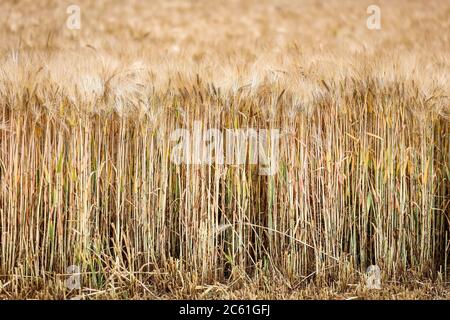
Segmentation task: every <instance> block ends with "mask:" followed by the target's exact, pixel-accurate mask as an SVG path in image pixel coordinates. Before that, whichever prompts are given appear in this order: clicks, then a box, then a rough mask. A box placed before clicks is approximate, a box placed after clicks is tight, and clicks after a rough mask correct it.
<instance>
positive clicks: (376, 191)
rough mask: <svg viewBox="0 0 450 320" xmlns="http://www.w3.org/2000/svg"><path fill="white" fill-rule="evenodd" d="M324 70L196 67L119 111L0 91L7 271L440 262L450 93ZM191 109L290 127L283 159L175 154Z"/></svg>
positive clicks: (192, 274)
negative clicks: (300, 86)
mask: <svg viewBox="0 0 450 320" xmlns="http://www.w3.org/2000/svg"><path fill="white" fill-rule="evenodd" d="M317 86H318V90H317V93H316V94H313V95H312V98H311V99H309V100H308V101H302V100H301V99H298V97H296V92H295V91H292V90H286V88H283V87H281V86H277V85H272V84H268V85H261V86H259V87H258V88H256V89H255V88H245V87H243V88H238V89H237V90H231V89H230V90H224V89H222V90H221V89H219V88H217V87H215V86H214V85H213V84H211V83H207V82H204V81H202V79H200V78H199V77H197V78H195V79H192V80H190V81H188V80H186V81H185V82H184V83H183V84H182V85H179V84H177V83H176V82H173V83H172V84H169V85H168V86H167V88H165V89H164V90H153V91H152V92H151V93H149V94H147V95H144V96H142V97H140V98H139V99H136V100H127V101H125V102H123V101H122V104H123V108H122V109H121V110H117V109H115V108H112V107H109V106H110V105H112V104H113V103H115V104H117V101H109V100H108V99H107V98H104V99H98V100H97V101H95V102H94V103H93V105H92V106H90V107H89V108H88V107H85V106H84V107H83V108H80V106H79V105H78V104H77V102H76V101H75V102H74V100H73V99H70V98H68V97H67V96H66V95H65V93H64V91H61V90H57V89H55V88H54V87H52V86H46V84H45V83H36V84H33V85H31V84H27V83H23V85H22V87H21V88H20V90H15V91H11V92H9V93H8V94H7V95H4V97H3V98H1V99H0V275H1V278H2V281H3V283H5V282H7V281H12V283H13V284H14V285H17V286H20V285H23V286H28V287H32V286H33V285H35V286H42V285H44V286H45V285H46V284H49V283H51V281H55V279H56V281H58V279H60V280H61V284H60V288H61V290H65V288H64V284H63V281H64V279H65V278H66V276H67V268H68V266H71V265H76V266H79V268H80V272H81V288H94V289H102V288H108V287H114V286H116V285H118V284H120V283H121V282H122V281H125V280H126V281H128V282H132V283H135V284H136V285H137V286H141V285H142V286H143V287H145V286H147V285H149V284H155V285H157V286H158V285H159V284H160V283H164V281H163V279H166V280H167V279H170V281H172V282H173V283H172V284H171V285H180V286H183V285H184V284H185V282H186V283H194V284H206V283H215V282H227V281H233V280H234V279H237V278H246V279H250V280H253V281H257V280H258V279H261V278H262V277H266V276H267V277H281V278H282V279H284V280H286V281H288V282H289V283H291V284H295V285H297V284H301V283H307V282H309V281H316V282H320V283H326V284H330V283H332V282H333V281H344V282H345V281H354V280H355V279H359V277H360V275H361V273H364V270H365V269H366V267H367V266H368V265H371V264H377V265H378V266H380V268H381V270H382V273H383V277H384V279H386V280H387V281H397V280H401V279H405V278H407V277H410V276H411V275H414V276H417V277H421V276H425V277H431V278H433V279H442V278H445V277H446V274H447V272H448V270H447V268H448V254H449V239H450V234H449V233H450V220H449V219H450V206H449V203H450V183H449V180H450V162H449V160H450V138H449V137H450V122H449V115H448V111H447V110H446V109H445V108H444V107H445V103H448V101H447V100H445V97H444V98H443V97H440V96H436V97H425V96H423V95H422V94H421V93H420V90H419V88H417V85H416V84H414V82H407V81H405V82H393V83H385V82H383V81H382V80H380V79H377V78H371V77H367V78H365V79H353V78H345V79H342V80H339V81H333V80H327V81H323V82H322V83H318V84H317ZM4 87H5V88H7V84H4ZM443 99H444V100H443ZM78 101H83V99H82V97H81V98H80V99H79V100H78ZM442 105H444V107H442ZM124 110H125V111H124ZM446 112H447V113H446ZM195 121H201V123H202V125H203V126H204V127H205V128H218V129H220V130H225V129H237V128H258V129H278V130H280V139H279V141H278V143H279V145H278V155H277V171H276V174H274V175H260V174H259V172H258V166H255V165H251V164H249V163H244V164H214V163H213V164H208V165H202V164H192V165H189V164H175V163H173V161H171V154H172V152H173V148H174V144H175V143H174V142H173V141H171V140H170V139H169V136H170V133H171V132H173V131H174V130H176V129H179V128H186V129H192V126H193V124H194V122H195ZM267 147H268V148H269V146H267ZM246 151H248V152H249V153H251V152H252V151H251V150H250V148H247V149H246ZM249 156H250V155H249ZM165 275H168V278H167V277H166V278H164V276H165ZM167 281H168V280H167ZM53 283H54V282H53ZM161 289H164V288H161Z"/></svg>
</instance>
